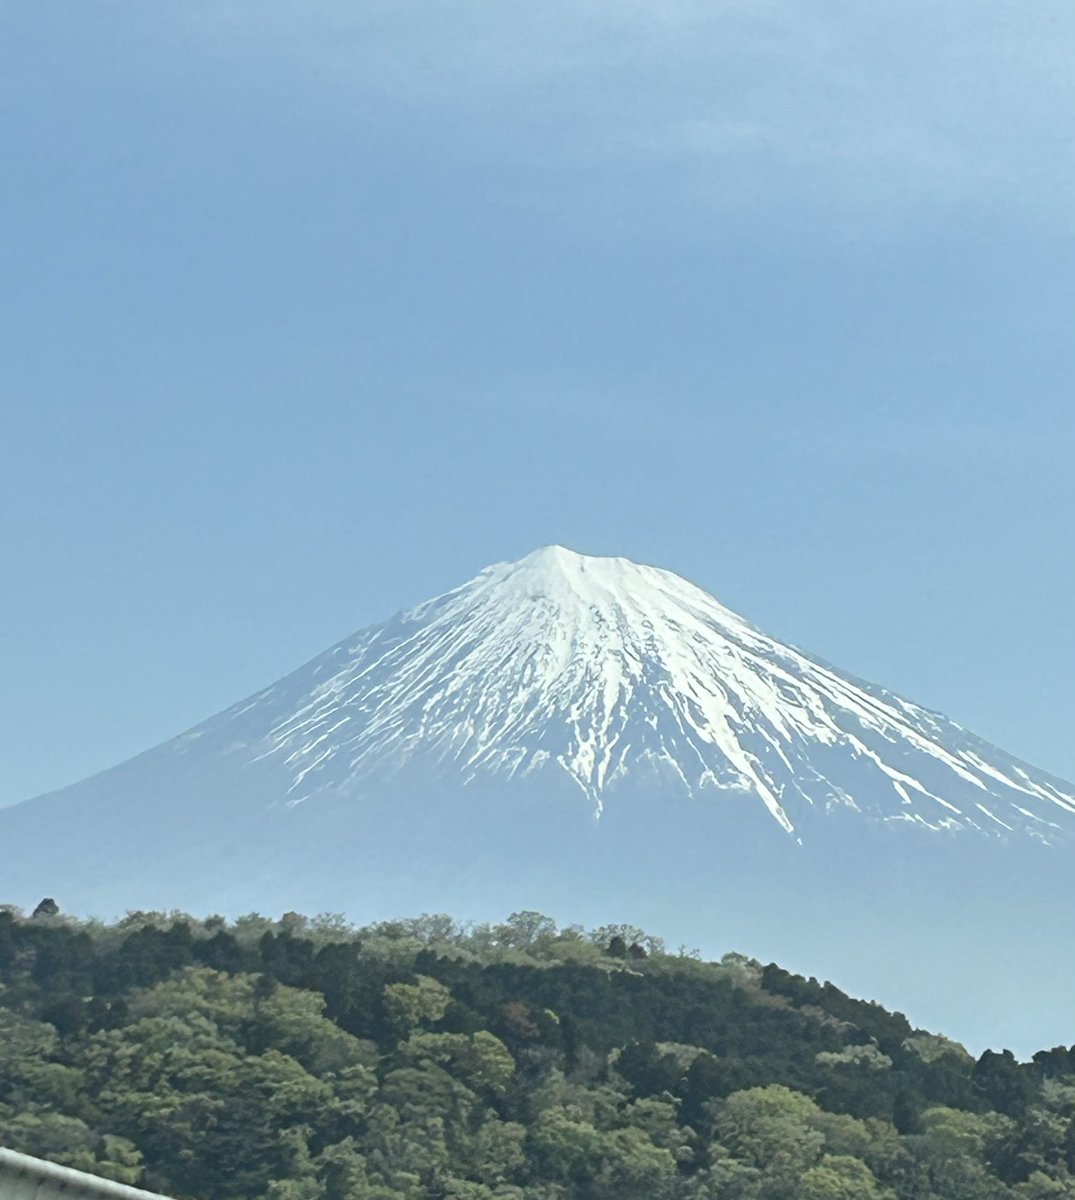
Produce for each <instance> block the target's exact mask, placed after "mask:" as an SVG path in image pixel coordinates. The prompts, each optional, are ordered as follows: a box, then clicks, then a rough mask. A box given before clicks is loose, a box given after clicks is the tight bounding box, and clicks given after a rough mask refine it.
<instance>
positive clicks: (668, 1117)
mask: <svg viewBox="0 0 1075 1200" xmlns="http://www.w3.org/2000/svg"><path fill="white" fill-rule="evenodd" d="M1072 1026H1073V1030H1075V1014H1073V1016H1072ZM0 1143H2V1144H5V1145H8V1146H11V1147H12V1148H15V1149H18V1150H22V1151H25V1152H26V1153H29V1154H34V1155H39V1156H41V1157H44V1158H51V1159H54V1160H55V1161H57V1162H62V1163H67V1164H70V1165H72V1166H75V1167H80V1168H82V1169H85V1170H90V1171H95V1172H98V1173H100V1174H104V1175H108V1176H110V1177H112V1178H114V1179H118V1180H122V1181H124V1182H128V1183H134V1184H138V1185H141V1186H143V1187H149V1188H152V1189H154V1190H157V1191H162V1192H165V1193H170V1194H172V1195H174V1196H177V1197H190V1198H192V1200H193V1198H198V1200H257V1198H260V1197H267V1198H272V1200H402V1198H406V1200H434V1198H436V1200H440V1198H442V1197H459V1198H463V1200H493V1198H499V1200H575V1198H578V1200H662V1198H667V1200H725V1198H726V1200H871V1198H875V1197H885V1198H889V1200H895V1198H896V1197H909V1198H910V1197H913V1198H915V1200H931V1198H937V1200H1003V1198H1006V1197H1025V1198H1028V1200H1046V1198H1054V1197H1075V1050H1072V1051H1068V1050H1064V1049H1055V1050H1050V1051H1046V1052H1043V1053H1041V1054H1038V1055H1035V1057H1034V1060H1033V1061H1032V1062H1030V1063H1025V1064H1020V1063H1017V1062H1016V1061H1015V1060H1014V1058H1013V1057H1012V1056H1011V1055H1010V1054H1007V1053H993V1052H987V1053H986V1054H984V1055H982V1057H981V1058H980V1059H978V1060H977V1061H975V1060H974V1059H973V1058H972V1057H971V1056H970V1055H969V1054H968V1053H967V1052H966V1051H965V1050H964V1049H963V1048H962V1047H960V1046H958V1045H956V1044H955V1043H953V1042H950V1041H948V1040H946V1039H945V1038H943V1037H939V1036H935V1035H932V1034H929V1033H924V1032H921V1031H918V1030H914V1029H912V1028H911V1026H910V1025H909V1024H908V1022H907V1021H906V1019H905V1018H904V1017H903V1016H901V1015H900V1014H899V1013H890V1012H886V1011H885V1010H884V1009H883V1008H881V1007H879V1006H877V1005H875V1004H868V1003H864V1002H861V1001H857V1000H853V999H851V998H849V997H848V996H846V995H844V994H843V993H842V992H840V991H839V990H837V989H836V988H834V987H832V986H831V985H828V984H819V983H817V982H816V981H815V980H806V979H803V978H800V977H798V976H793V975H790V974H788V973H787V972H785V971H783V970H781V969H780V968H779V967H776V966H767V967H763V966H761V965H759V964H758V963H755V962H753V961H751V960H749V959H746V958H743V957H741V956H739V955H729V956H727V957H726V958H724V959H723V960H722V961H721V962H719V963H703V962H699V961H697V960H696V959H695V958H693V957H691V956H690V955H688V954H682V953H681V954H669V953H666V952H665V950H664V948H663V947H662V946H661V944H660V942H659V941H658V940H656V939H653V938H649V937H647V936H646V935H645V934H643V933H642V932H641V931H639V930H634V929H630V928H623V927H608V928H605V929H601V930H595V931H592V932H590V933H586V932H584V931H582V930H581V929H576V928H571V929H566V930H558V929H557V928H556V926H555V925H554V924H553V923H552V922H551V921H550V920H548V919H547V918H544V917H541V916H539V915H538V914H534V913H521V914H516V915H514V916H513V917H511V918H510V919H509V920H508V921H506V922H505V923H504V924H503V925H499V926H482V927H476V928H469V929H461V928H459V927H457V926H455V925H454V924H453V923H452V922H451V921H450V920H449V919H448V918H442V917H423V918H419V919H417V920H414V921H405V922H399V923H394V924H390V925H384V924H382V925H377V926H372V927H369V928H365V929H359V930H354V929H351V928H349V927H348V926H346V925H345V924H344V923H343V922H342V921H340V920H338V919H335V918H331V917H322V918H317V919H314V920H307V919H306V918H303V917H300V916H298V915H296V914H288V915H287V916H285V917H284V918H283V919H282V920H280V921H270V920H267V919H264V918H261V917H257V916H251V917H246V918H242V919H240V920H238V921H236V922H234V923H231V924H229V923H226V922H225V921H224V920H223V919H221V918H210V919H208V920H205V921H198V920H194V919H191V918H189V917H186V916H177V915H174V914H172V915H167V916H162V915H161V914H143V913H139V914H132V915H131V916H129V917H128V918H127V919H126V920H124V921H121V922H120V923H118V924H116V925H112V926H102V925H96V924H85V923H80V922H75V921H71V920H68V919H66V918H64V917H63V916H61V915H60V914H59V913H57V912H56V911H55V910H54V906H52V905H50V904H43V905H42V906H40V908H39V912H38V913H37V914H35V915H34V916H33V917H23V916H21V915H20V914H18V913H17V912H13V911H9V910H0Z"/></svg>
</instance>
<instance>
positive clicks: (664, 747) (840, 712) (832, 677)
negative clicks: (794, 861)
mask: <svg viewBox="0 0 1075 1200" xmlns="http://www.w3.org/2000/svg"><path fill="white" fill-rule="evenodd" d="M169 746H170V748H171V750H172V752H175V753H179V754H181V755H183V756H184V757H188V756H195V757H197V756H198V755H199V754H202V753H213V752H216V753H222V752H225V750H226V753H228V754H229V756H231V755H235V754H239V755H242V756H244V759H245V760H246V761H248V762H249V763H250V764H255V763H257V764H262V768H259V769H263V768H264V767H268V766H275V767H277V768H278V769H279V770H280V772H281V775H282V778H283V779H284V781H285V785H284V786H285V787H286V796H284V797H282V798H284V799H285V800H286V802H287V803H288V804H290V805H297V804H300V803H304V802H305V803H315V802H316V800H317V797H318V795H319V794H324V793H331V794H333V795H335V796H340V795H344V796H346V795H347V794H349V793H351V792H355V791H356V790H365V791H368V790H369V789H370V788H372V787H375V786H376V784H377V783H378V781H384V780H387V779H390V778H393V777H398V776H400V775H405V773H406V772H407V771H408V770H409V769H410V768H412V767H414V766H417V765H419V764H426V765H430V764H434V765H436V766H437V767H438V769H440V770H442V771H443V770H448V771H451V772H455V773H458V777H459V778H460V779H461V780H463V781H472V780H479V779H483V778H487V779H491V780H503V781H508V780H512V779H521V778H527V779H531V780H538V781H545V780H548V781H549V782H550V783H551V782H558V781H565V780H566V781H568V782H569V783H570V784H571V785H572V786H573V787H574V788H577V789H578V790H579V791H580V792H581V793H582V794H583V795H584V796H585V798H586V802H587V803H588V804H589V805H591V806H592V809H593V812H594V813H595V814H597V815H600V814H601V813H602V812H603V811H604V810H605V809H606V807H608V806H611V805H614V804H615V803H616V795H617V791H618V790H619V789H620V788H621V787H624V786H625V785H635V784H642V785H645V786H648V787H650V788H651V790H652V795H653V802H654V803H655V804H660V803H661V802H662V799H666V798H668V797H670V796H673V795H675V796H680V797H681V796H689V797H693V798H695V799H697V800H698V801H704V802H708V803H712V804H714V805H719V804H721V803H722V802H727V799H728V797H729V795H730V794H733V793H734V794H737V795H743V794H746V795H749V796H752V797H755V798H756V800H757V801H758V802H759V803H761V804H763V805H764V806H765V809H766V810H768V812H769V814H771V816H772V818H773V820H774V821H776V822H777V823H778V824H779V825H780V826H781V827H782V828H783V829H784V830H786V831H787V832H788V833H789V834H793V835H795V836H800V835H801V834H802V833H803V831H804V822H805V821H807V820H808V819H809V818H810V817H811V815H813V814H821V813H825V812H828V811H833V810H850V811H861V812H863V813H865V814H869V815H870V816H872V817H873V818H875V819H880V820H882V821H900V822H912V823H915V824H917V825H919V826H921V827H923V828H929V829H942V828H949V829H957V828H963V829H974V830H978V831H980V832H982V833H989V834H994V835H999V836H1001V837H1011V836H1013V835H1016V834H1025V835H1029V836H1031V837H1034V838H1037V839H1039V840H1044V841H1053V840H1056V839H1057V838H1058V837H1059V836H1061V834H1062V833H1063V832H1064V831H1067V830H1071V829H1073V828H1075V787H1072V786H1071V785H1067V784H1064V783H1062V782H1061V781H1059V780H1056V779H1053V778H1051V777H1049V776H1047V775H1045V774H1044V773H1042V772H1039V771H1036V770H1035V769H1033V768H1031V767H1029V766H1027V765H1025V764H1022V763H1020V762H1018V761H1017V760H1015V759H1013V758H1011V757H1010V756H1009V755H1007V754H1005V753H1003V752H1002V751H1000V750H998V749H996V748H995V747H993V746H990V745H988V744H987V743H985V742H983V741H981V740H980V739H977V738H975V737H974V736H973V735H971V734H969V733H967V732H966V731H965V730H964V729H962V728H961V727H960V726H958V725H956V724H954V723H953V722H951V721H949V720H947V719H946V718H944V717H942V716H940V715H938V714H936V713H932V712H929V711H927V710H925V709H923V708H920V707H918V706H917V705H914V704H911V703H909V702H907V701H906V700H903V699H901V698H899V697H898V696H895V695H893V694H892V693H890V692H886V691H884V690H882V689H880V688H877V687H874V686H872V685H870V684H866V683H863V682H861V681H858V680H855V679H853V678H851V677H849V676H847V675H844V674H843V673H841V672H840V671H837V670H835V669H833V668H832V667H829V666H826V665H825V664H823V663H821V662H819V661H817V660H816V659H813V658H811V657H809V656H808V655H806V654H803V653H802V652H800V651H798V650H795V649H793V648H791V647H789V646H786V645H782V644H781V643H779V642H777V641H775V640H773V639H772V638H769V637H766V636H765V635H764V634H763V633H761V632H759V631H758V630H757V629H755V628H753V627H752V626H751V625H749V624H748V623H747V622H746V621H744V620H743V619H742V618H741V617H739V616H737V615H736V614H735V613H733V612H731V611H729V610H728V609H726V608H724V607H723V606H722V605H720V604H719V603H718V602H717V601H716V600H714V599H713V598H712V597H711V596H709V595H708V594H707V593H705V592H703V591H702V590H701V589H699V588H697V587H695V586H694V585H693V584H691V583H688V582H687V581H686V580H684V579H682V578H680V577H679V576H677V575H674V574H672V573H671V572H669V571H664V570H659V569H657V568H655V567H647V566H639V565H637V564H635V563H633V562H630V561H628V560H626V559H622V558H591V557H585V556H583V555H580V554H576V553H574V552H572V551H570V550H566V549H563V548H562V547H558V546H552V547H548V548H545V549H542V550H538V551H536V552H534V553H533V554H530V555H528V556H527V557H526V558H523V559H521V560H520V561H519V562H515V563H505V564H498V565H496V566H492V567H489V568H488V569H486V570H485V571H482V572H481V574H479V575H478V576H477V577H475V578H474V579H472V580H470V581H469V582H467V583H465V584H463V585H462V586H461V587H458V588H456V589H454V590H453V591H450V592H448V593H446V594H445V595H442V596H439V597H437V598H435V599H433V600H430V601H428V602H426V603H424V604H421V605H419V606H418V607H417V608H414V609H412V610H411V611H410V612H408V613H404V614H402V615H401V616H398V617H396V618H394V619H392V620H390V621H388V622H386V623H385V624H383V625H380V626H377V627H374V628H371V629H368V630H365V631H363V632H361V633H358V634H356V635H355V636H354V637H352V638H350V639H348V640H346V641H344V642H342V643H340V644H339V645H337V646H335V647H334V648H332V649H331V650H329V651H327V652H326V653H325V654H323V655H321V656H320V657H319V658H317V659H314V660H313V661H312V662H311V663H309V664H307V665H306V666H305V667H302V668H300V669H299V670H298V671H296V672H294V673H293V674H292V675H290V676H288V677H287V678H286V679H284V680H282V681H281V682H279V683H278V684H276V685H274V686H273V687H270V688H268V689H266V690H265V691H263V692H261V693H259V694H258V695H256V696H254V697H252V698H251V699H249V700H247V701H244V702H243V703H241V704H238V705H236V706H234V707H233V708H231V709H229V710H227V711H226V712H224V713H222V714H220V715H219V716H218V717H215V718H213V719H211V720H210V721H208V722H206V723H205V724H204V725H202V726H199V727H198V728H196V729H194V730H192V731H191V732H190V733H188V734H186V735H184V736H183V737H182V738H179V739H176V741H174V742H172V743H169ZM214 747H215V748H216V749H215V751H214ZM267 799H276V797H267Z"/></svg>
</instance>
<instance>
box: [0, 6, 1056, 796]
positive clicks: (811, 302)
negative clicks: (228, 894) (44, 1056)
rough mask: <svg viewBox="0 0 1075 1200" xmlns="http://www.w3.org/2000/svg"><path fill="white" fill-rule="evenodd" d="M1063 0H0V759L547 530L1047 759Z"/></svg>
mask: <svg viewBox="0 0 1075 1200" xmlns="http://www.w3.org/2000/svg"><path fill="white" fill-rule="evenodd" d="M1073 45H1075V8H1073V7H1072V6H1071V4H1070V2H1069V0H1043V2H1042V3H1040V4H1038V5H1035V6H1034V7H1033V10H1028V9H1027V8H1026V6H1025V5H1017V4H1015V3H1004V2H1001V0H998V2H997V3H994V4H990V5H987V6H982V5H978V4H972V3H969V2H966V0H951V2H949V3H946V4H944V5H939V4H936V3H933V2H931V3H923V2H916V0H901V3H899V4H895V3H884V2H878V3H874V4H870V5H862V4H860V3H857V2H856V3H852V2H850V0H847V2H841V3H836V2H828V3H826V2H822V3H818V4H814V5H810V6H801V5H792V4H790V3H765V2H764V0H762V2H754V3H749V4H747V3H738V2H731V3H719V2H716V0H704V2H699V3H693V2H688V0H682V2H677V0H660V2H656V0H654V2H652V3H650V2H649V0H617V2H616V3H612V2H611V0H609V2H607V3H606V2H604V0H600V2H598V0H593V2H589V3H587V2H582V3H579V2H578V0H573V2H572V3H568V2H567V0H546V2H545V3H543V4H541V5H534V6H530V7H529V8H528V9H521V8H520V7H519V6H514V5H491V4H479V3H473V2H471V0H453V2H452V3H447V2H443V3H441V2H437V3H426V2H423V0H416V2H415V3H413V4H410V3H409V4H405V5H404V4H399V3H398V0H390V2H389V0H383V2H381V0H372V2H368V3H360V4H353V3H337V2H336V0H306V2H304V3H303V4H301V5H300V4H287V5H285V4H280V3H277V2H276V0H259V2H258V3H253V2H245V3H227V2H221V0H215V2H213V3H201V2H199V0H188V2H187V3H184V4H166V3H165V4H156V3H154V4H145V5H130V4H121V3H108V2H106V3H101V4H94V5H72V4H69V3H66V4H59V3H53V2H52V0H35V3H33V4H32V5H9V6H5V7H3V8H2V9H0V139H2V144H3V146H4V170H3V172H2V177H0V222H2V228H3V231H4V236H3V238H2V239H0V277H2V279H3V281H4V287H3V288H2V298H0V303H2V304H3V312H2V313H0V318H2V320H0V338H2V351H3V352H2V358H0V362H2V368H0V388H2V392H0V400H2V406H3V426H2V437H0V556H2V557H0V561H2V563H3V564H4V568H5V570H4V586H3V587H2V588H0V661H2V662H3V666H4V685H5V686H4V687H3V689H2V695H0V728H2V729H3V731H4V739H3V742H4V766H5V770H4V773H3V777H2V782H0V803H10V802H14V801H16V800H19V799H22V798H25V797H27V796H29V795H33V794H35V793H37V792H40V791H43V790H46V789H49V788H53V787H57V786H60V785H62V784H65V783H68V782H71V781H73V780H74V779H77V778H79V777H81V776H83V775H85V774H88V773H89V772H91V771H93V770H96V769H99V768H103V767H106V766H109V765H112V764H113V763H115V762H117V761H119V760H121V759H123V758H125V757H128V756H129V755H131V754H133V753H135V752H137V751H138V750H140V749H143V748H145V747H147V746H149V745H151V744H154V743H156V742H158V741H160V740H162V739H164V738H165V737H168V736H170V735H171V734H173V733H176V732H178V731H180V730H181V729H183V728H186V727H187V726H189V725H191V724H193V723H194V722H196V721H197V720H199V719H201V718H203V717H205V716H208V715H209V714H210V713H212V712H214V711H216V710H218V709H220V708H221V707H223V706H224V705H226V704H228V703H230V702H231V701H233V700H236V699H238V698H240V697H241V696H243V695H246V694H248V693H249V692H251V691H252V690H254V689H255V688H257V687H259V686H261V685H263V684H265V683H267V682H269V681H270V680H272V679H274V678H276V677H278V676H279V675H281V674H283V673H284V672H285V671H287V670H289V669H290V668H292V667H293V666H295V665H297V664H298V663H300V662H302V661H304V660H305V659H307V658H309V657H310V656H312V655H313V654H314V653H316V652H318V651H320V650H321V649H323V648H324V647H326V646H327V645H328V644H330V643H331V642H333V641H335V640H336V639H338V638H339V637H342V636H343V635H345V634H346V633H348V632H350V631H351V630H352V629H355V628H358V627H360V626H362V625H364V624H368V623H371V622H373V621H376V620H380V619H382V618H383V617H385V616H387V615H388V614H389V613H391V612H392V611H394V610H396V609H398V608H400V607H405V606H407V605H409V604H411V603H414V602H417V601H419V600H421V599H424V598H426V597H427V596H429V595H431V594H433V593H435V592H438V591H442V590H444V589H446V588H447V587H449V586H452V585H454V584H455V583H457V582H459V581H461V580H462V579H464V578H466V577H467V576H469V575H471V574H473V573H474V572H475V571H477V570H478V569H480V568H481V567H482V566H484V565H486V564H487V563H489V562H492V561H497V560H500V559H505V558H514V557H518V556H520V555H522V554H524V553H526V552H527V551H529V550H531V549H533V548H534V547H535V546H538V545H542V544H546V543H549V542H562V543H565V544H567V545H570V546H572V547H574V548H575V549H578V550H581V551H584V552H590V553H616V554H625V555H627V556H629V557H632V558H636V559H640V560H643V561H649V562H653V563H656V564H658V565H661V566H666V567H669V568H671V569H674V570H677V571H679V572H681V573H682V574H684V575H686V576H688V577H689V578H691V579H693V580H694V581H695V582H697V583H699V584H701V585H703V586H704V587H706V588H708V589H709V590H710V591H712V592H713V593H714V594H716V595H717V596H718V597H719V598H720V599H721V600H722V601H723V602H724V603H726V604H728V605H730V606H731V607H733V608H736V609H738V610H739V611H741V612H743V613H745V614H746V615H747V616H749V617H750V618H751V619H752V620H753V621H754V622H755V623H757V624H759V625H761V626H762V627H763V628H765V629H766V630H768V631H769V632H771V633H774V634H776V635H778V636H781V637H784V638H785V639H788V640H790V641H793V642H795V643H797V644H799V645H801V646H803V647H804V648H806V649H808V650H811V651H813V652H815V653H818V654H820V655H822V656H823V657H825V658H827V659H829V660H830V661H832V662H834V663H836V664H837V665H839V666H841V667H843V668H844V669H847V670H850V671H852V672H854V673H856V674H859V675H862V676H864V677H866V678H869V679H873V680H875V681H877V682H880V683H883V684H885V685H887V686H890V687H893V688H895V689H897V690H899V691H902V692H903V693H904V694H906V695H908V696H910V697H912V698H914V699H915V700H917V701H919V702H921V703H925V704H928V705H932V706H933V707H936V708H939V709H942V710H944V711H946V712H947V713H949V714H950V715H951V716H953V717H954V718H955V719H956V720H958V721H960V722H962V723H963V724H965V725H967V726H969V727H970V728H972V729H974V730H976V731H977V732H979V733H981V734H983V735H984V736H986V737H988V738H990V739H991V740H993V741H995V742H997V743H998V744H1000V745H1002V746H1003V747H1005V748H1006V749H1008V750H1010V751H1011V752H1013V753H1016V754H1019V755H1022V756H1023V757H1025V758H1027V759H1029V760H1030V761H1032V762H1035V763H1036V764H1038V765H1040V766H1042V767H1044V768H1046V769H1050V770H1052V771H1054V772H1056V773H1057V774H1060V775H1066V776H1067V777H1068V778H1075V741H1073V738H1072V732H1073V730H1075V689H1073V688H1072V686H1071V678H1072V669H1073V667H1075V634H1073V629H1072V626H1073V623H1072V620H1071V610H1072V607H1073V605H1072V593H1073V590H1075V566H1073V560H1075V553H1073V543H1075V539H1073V537H1072V524H1073V516H1075V479H1073V470H1072V466H1073V462H1075V412H1073V409H1075V406H1073V404H1072V395H1073V387H1072V385H1073V382H1075V379H1073V375H1075V370H1073V368H1075V339H1073V338H1072V332H1071V331H1072V325H1073V317H1075V153H1073V150H1075V147H1073V145H1072V142H1073V139H1075V127H1073V126H1072V122H1071V118H1070V114H1071V113H1072V112H1075V75H1073V74H1072V72H1071V70H1070V54H1071V51H1072V49H1073Z"/></svg>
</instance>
